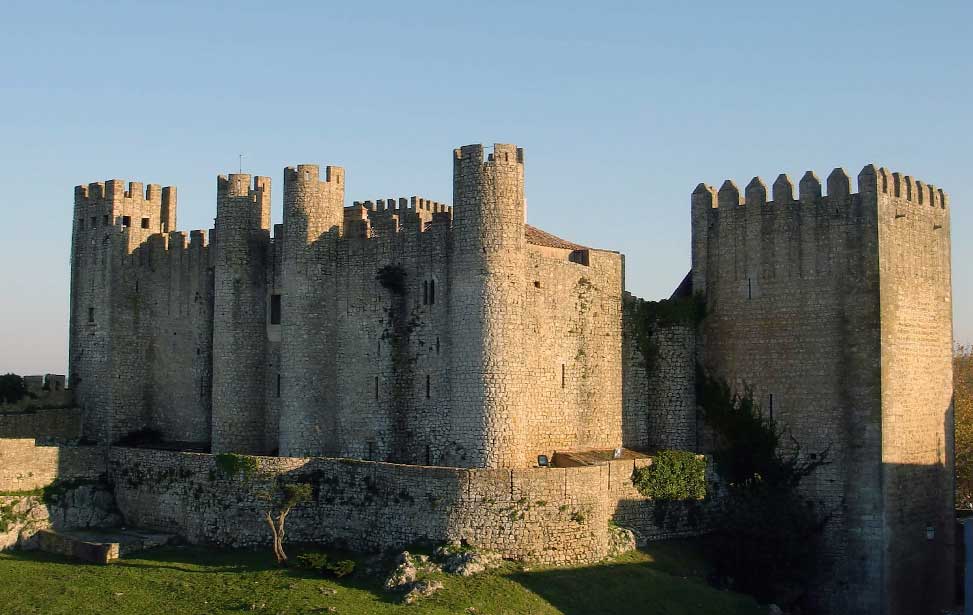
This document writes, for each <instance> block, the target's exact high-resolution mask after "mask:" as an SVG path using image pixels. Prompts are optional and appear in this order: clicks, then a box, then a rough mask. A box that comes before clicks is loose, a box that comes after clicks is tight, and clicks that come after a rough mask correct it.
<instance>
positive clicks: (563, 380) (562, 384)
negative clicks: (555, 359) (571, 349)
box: [561, 363, 566, 389]
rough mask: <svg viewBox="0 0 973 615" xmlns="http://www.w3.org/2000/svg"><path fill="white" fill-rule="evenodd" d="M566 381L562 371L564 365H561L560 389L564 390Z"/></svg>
mask: <svg viewBox="0 0 973 615" xmlns="http://www.w3.org/2000/svg"><path fill="white" fill-rule="evenodd" d="M565 381H566V374H565V371H564V363H561V388H562V389H563V388H564V383H565Z"/></svg>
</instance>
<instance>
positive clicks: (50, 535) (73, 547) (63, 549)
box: [36, 528, 175, 564]
mask: <svg viewBox="0 0 973 615" xmlns="http://www.w3.org/2000/svg"><path fill="white" fill-rule="evenodd" d="M174 538H175V536H174V535H173V534H164V533H162V532H153V531H149V530H141V529H137V528H127V529H118V528H108V529H87V530H40V531H39V532H37V537H36V539H37V546H38V548H40V550H41V551H46V552H48V553H57V554H60V555H66V556H67V557H73V558H75V559H80V560H83V561H86V562H92V563H95V564H107V563H109V562H112V561H114V560H116V559H118V558H119V557H124V556H127V555H130V554H132V553H136V552H138V551H144V550H145V549H151V548H153V547H161V546H162V545H165V544H168V543H169V542H170V541H172V540H173V539H174Z"/></svg>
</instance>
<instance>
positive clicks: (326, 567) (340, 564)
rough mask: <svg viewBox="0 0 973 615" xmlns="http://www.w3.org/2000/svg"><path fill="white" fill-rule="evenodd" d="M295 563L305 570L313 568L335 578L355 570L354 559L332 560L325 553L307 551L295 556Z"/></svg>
mask: <svg viewBox="0 0 973 615" xmlns="http://www.w3.org/2000/svg"><path fill="white" fill-rule="evenodd" d="M297 565H298V566H300V567H301V568H304V569H306V570H313V571H315V572H317V573H319V574H321V575H329V574H330V575H332V576H334V577H337V578H339V579H340V578H341V577H344V576H347V575H349V574H351V573H352V572H354V571H355V561H354V560H350V559H342V560H338V561H336V562H332V561H331V559H330V558H329V557H328V554H327V553H322V552H320V551H308V552H307V553H302V554H301V555H298V556H297Z"/></svg>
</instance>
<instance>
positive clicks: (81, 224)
mask: <svg viewBox="0 0 973 615" xmlns="http://www.w3.org/2000/svg"><path fill="white" fill-rule="evenodd" d="M78 230H79V231H83V230H84V218H78Z"/></svg>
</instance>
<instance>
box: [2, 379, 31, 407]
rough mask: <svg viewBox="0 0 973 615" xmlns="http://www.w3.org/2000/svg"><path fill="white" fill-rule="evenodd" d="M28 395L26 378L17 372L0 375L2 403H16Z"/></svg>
mask: <svg viewBox="0 0 973 615" xmlns="http://www.w3.org/2000/svg"><path fill="white" fill-rule="evenodd" d="M25 397H27V387H26V386H24V379H23V378H21V377H20V376H18V375H17V374H4V375H2V376H0V404H15V403H17V402H18V401H20V400H21V399H23V398H25Z"/></svg>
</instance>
